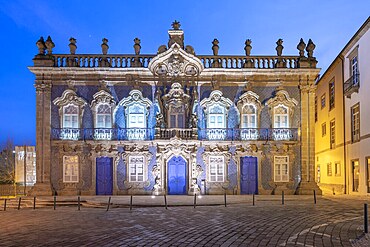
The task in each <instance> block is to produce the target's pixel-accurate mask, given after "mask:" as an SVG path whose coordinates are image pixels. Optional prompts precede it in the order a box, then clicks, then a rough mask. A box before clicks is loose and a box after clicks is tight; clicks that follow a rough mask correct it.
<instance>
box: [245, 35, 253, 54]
mask: <svg viewBox="0 0 370 247" xmlns="http://www.w3.org/2000/svg"><path fill="white" fill-rule="evenodd" d="M251 44H252V40H250V39H247V40H245V47H244V50H245V55H246V56H247V57H248V56H250V55H251V50H252V46H251Z"/></svg>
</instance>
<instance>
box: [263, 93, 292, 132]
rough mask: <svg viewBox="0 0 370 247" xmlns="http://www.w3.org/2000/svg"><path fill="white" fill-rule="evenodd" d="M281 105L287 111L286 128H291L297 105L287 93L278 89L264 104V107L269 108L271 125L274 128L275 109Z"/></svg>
mask: <svg viewBox="0 0 370 247" xmlns="http://www.w3.org/2000/svg"><path fill="white" fill-rule="evenodd" d="M279 105H282V106H284V107H286V108H287V109H288V126H287V128H292V122H293V121H292V119H293V114H294V110H295V107H296V106H297V105H298V101H297V100H296V99H294V98H291V97H290V96H289V94H288V92H287V91H285V90H282V89H278V90H277V91H276V94H275V97H273V98H271V99H269V100H268V101H267V102H266V106H268V108H269V112H270V116H271V125H272V127H273V126H274V123H275V107H277V106H279Z"/></svg>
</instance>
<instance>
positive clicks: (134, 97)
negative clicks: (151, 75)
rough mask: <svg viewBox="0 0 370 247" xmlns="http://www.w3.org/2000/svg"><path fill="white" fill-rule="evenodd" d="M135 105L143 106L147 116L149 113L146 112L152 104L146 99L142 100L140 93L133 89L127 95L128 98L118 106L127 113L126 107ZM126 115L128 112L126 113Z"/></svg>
mask: <svg viewBox="0 0 370 247" xmlns="http://www.w3.org/2000/svg"><path fill="white" fill-rule="evenodd" d="M135 103H139V104H141V105H144V106H145V108H146V112H147V114H148V113H149V112H148V110H149V108H150V106H151V104H152V102H151V101H150V100H149V99H148V98H144V97H143V94H142V92H141V91H139V90H137V89H134V90H131V92H130V93H129V96H128V97H126V98H123V99H122V100H121V101H120V102H119V103H118V106H123V107H124V108H125V110H126V111H127V109H128V107H129V106H130V105H133V104H135ZM126 114H128V112H126Z"/></svg>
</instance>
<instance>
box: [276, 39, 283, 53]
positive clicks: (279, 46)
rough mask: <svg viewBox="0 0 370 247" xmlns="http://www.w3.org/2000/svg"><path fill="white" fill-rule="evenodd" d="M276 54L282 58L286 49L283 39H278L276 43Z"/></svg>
mask: <svg viewBox="0 0 370 247" xmlns="http://www.w3.org/2000/svg"><path fill="white" fill-rule="evenodd" d="M276 45H277V46H276V53H277V55H278V56H279V57H280V56H281V54H282V53H283V49H284V46H283V40H282V39H278V41H276Z"/></svg>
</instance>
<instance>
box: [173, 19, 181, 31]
mask: <svg viewBox="0 0 370 247" xmlns="http://www.w3.org/2000/svg"><path fill="white" fill-rule="evenodd" d="M171 26H172V28H173V29H174V30H180V27H181V24H180V22H179V21H177V20H175V21H174V22H172V24H171Z"/></svg>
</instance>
